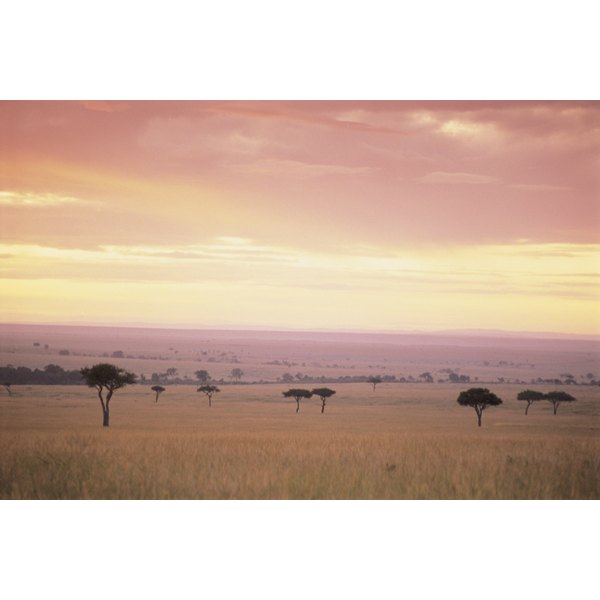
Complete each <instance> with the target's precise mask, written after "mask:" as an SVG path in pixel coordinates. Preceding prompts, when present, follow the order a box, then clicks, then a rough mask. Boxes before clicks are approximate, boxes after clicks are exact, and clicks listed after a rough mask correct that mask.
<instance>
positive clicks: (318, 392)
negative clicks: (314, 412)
mask: <svg viewBox="0 0 600 600" xmlns="http://www.w3.org/2000/svg"><path fill="white" fill-rule="evenodd" d="M311 394H314V395H315V396H319V398H321V413H324V412H325V403H326V402H327V398H331V396H333V395H334V394H335V390H330V389H329V388H316V389H314V390H313V391H312V392H311Z"/></svg>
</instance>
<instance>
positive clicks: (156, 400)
mask: <svg viewBox="0 0 600 600" xmlns="http://www.w3.org/2000/svg"><path fill="white" fill-rule="evenodd" d="M154 402H158V392H156V400H154Z"/></svg>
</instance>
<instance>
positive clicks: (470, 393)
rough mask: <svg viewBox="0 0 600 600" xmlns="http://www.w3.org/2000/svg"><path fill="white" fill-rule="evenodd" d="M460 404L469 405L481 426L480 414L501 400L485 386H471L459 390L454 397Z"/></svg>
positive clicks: (500, 402) (498, 403)
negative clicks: (468, 388) (462, 390)
mask: <svg viewBox="0 0 600 600" xmlns="http://www.w3.org/2000/svg"><path fill="white" fill-rule="evenodd" d="M456 401H457V402H458V403H459V404H460V405H461V406H471V407H472V408H474V409H475V412H476V413H477V425H478V426H479V427H481V416H482V414H483V411H484V410H485V409H486V408H487V407H488V406H498V405H500V404H502V400H500V398H498V396H496V394H493V393H492V392H490V390H488V389H486V388H471V389H470V390H466V391H464V392H461V393H460V394H459V396H458V398H457V399H456Z"/></svg>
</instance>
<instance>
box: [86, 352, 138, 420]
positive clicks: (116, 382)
mask: <svg viewBox="0 0 600 600" xmlns="http://www.w3.org/2000/svg"><path fill="white" fill-rule="evenodd" d="M79 372H80V373H81V375H82V377H83V378H84V380H85V383H86V384H87V385H88V386H89V387H95V388H96V389H97V390H98V398H100V404H101V406H102V426H103V427H108V419H109V410H110V400H111V398H112V396H113V394H114V392H115V391H116V390H118V389H120V388H122V387H125V386H126V385H129V384H131V383H135V375H134V374H133V373H130V372H129V371H125V370H124V369H120V368H119V367H116V366H115V365H111V364H109V363H99V364H97V365H94V366H93V367H85V368H83V369H81V370H80V371H79ZM104 394H106V397H105V396H104Z"/></svg>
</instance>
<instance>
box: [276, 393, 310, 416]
mask: <svg viewBox="0 0 600 600" xmlns="http://www.w3.org/2000/svg"><path fill="white" fill-rule="evenodd" d="M282 393H283V395H284V396H285V397H286V398H294V400H296V412H298V411H299V410H300V400H301V398H310V397H311V396H312V392H311V391H310V390H305V389H301V388H292V389H290V390H288V391H287V392H282Z"/></svg>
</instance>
